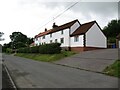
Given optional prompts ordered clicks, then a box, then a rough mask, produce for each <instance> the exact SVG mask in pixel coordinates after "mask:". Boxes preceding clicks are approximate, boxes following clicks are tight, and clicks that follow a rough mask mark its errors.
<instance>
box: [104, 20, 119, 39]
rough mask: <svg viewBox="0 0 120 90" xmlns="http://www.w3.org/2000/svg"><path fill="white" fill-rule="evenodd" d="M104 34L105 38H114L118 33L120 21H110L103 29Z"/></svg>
mask: <svg viewBox="0 0 120 90" xmlns="http://www.w3.org/2000/svg"><path fill="white" fill-rule="evenodd" d="M103 32H104V34H105V35H106V36H107V38H116V36H117V35H118V34H119V33H120V20H112V21H111V22H109V23H108V25H107V26H105V27H104V28H103Z"/></svg>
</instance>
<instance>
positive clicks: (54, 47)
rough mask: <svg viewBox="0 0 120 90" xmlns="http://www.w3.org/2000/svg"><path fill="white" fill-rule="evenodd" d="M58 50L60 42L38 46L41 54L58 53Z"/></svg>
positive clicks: (59, 49)
mask: <svg viewBox="0 0 120 90" xmlns="http://www.w3.org/2000/svg"><path fill="white" fill-rule="evenodd" d="M60 51H61V47H60V43H51V44H45V45H41V46H40V47H39V53H41V54H57V53H60Z"/></svg>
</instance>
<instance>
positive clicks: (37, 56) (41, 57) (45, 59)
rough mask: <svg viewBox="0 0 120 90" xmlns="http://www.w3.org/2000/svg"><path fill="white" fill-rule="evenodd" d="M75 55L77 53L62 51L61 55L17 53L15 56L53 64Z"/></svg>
mask: <svg viewBox="0 0 120 90" xmlns="http://www.w3.org/2000/svg"><path fill="white" fill-rule="evenodd" d="M74 54H76V53H75V52H71V51H62V52H61V53H60V54H39V53H16V54H15V56H20V57H24V58H29V59H33V60H37V61H43V62H53V61H57V60H60V59H63V58H65V57H69V56H72V55H74Z"/></svg>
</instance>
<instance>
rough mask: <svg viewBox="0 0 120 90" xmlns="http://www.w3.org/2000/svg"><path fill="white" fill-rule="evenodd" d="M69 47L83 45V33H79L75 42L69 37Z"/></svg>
mask: <svg viewBox="0 0 120 90" xmlns="http://www.w3.org/2000/svg"><path fill="white" fill-rule="evenodd" d="M70 41H71V47H83V35H79V41H78V42H75V41H74V37H71V39H70Z"/></svg>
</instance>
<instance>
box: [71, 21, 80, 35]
mask: <svg viewBox="0 0 120 90" xmlns="http://www.w3.org/2000/svg"><path fill="white" fill-rule="evenodd" d="M79 26H80V24H79V22H76V23H74V24H73V25H72V26H71V28H70V34H72V33H73V32H74V31H75V30H76V29H77V28H78V27H79Z"/></svg>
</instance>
